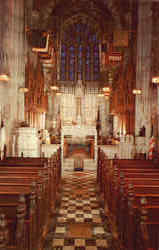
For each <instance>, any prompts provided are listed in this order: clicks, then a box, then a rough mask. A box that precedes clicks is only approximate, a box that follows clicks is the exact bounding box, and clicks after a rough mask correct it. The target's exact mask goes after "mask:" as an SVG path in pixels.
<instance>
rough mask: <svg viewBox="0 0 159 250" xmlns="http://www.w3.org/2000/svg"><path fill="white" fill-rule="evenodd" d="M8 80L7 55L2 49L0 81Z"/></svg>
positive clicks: (0, 53) (0, 55)
mask: <svg viewBox="0 0 159 250" xmlns="http://www.w3.org/2000/svg"><path fill="white" fill-rule="evenodd" d="M9 80H10V77H9V66H8V56H7V54H6V53H5V52H4V50H3V49H2V50H1V52H0V81H3V82H8V81H9Z"/></svg>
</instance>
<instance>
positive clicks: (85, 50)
mask: <svg viewBox="0 0 159 250" xmlns="http://www.w3.org/2000/svg"><path fill="white" fill-rule="evenodd" d="M60 80H61V81H76V80H84V81H96V80H99V41H98V38H97V35H96V33H95V32H94V30H93V29H92V28H91V27H90V25H88V24H84V23H75V24H71V25H69V26H67V28H66V29H65V30H64V31H63V33H62V40H61V67H60Z"/></svg>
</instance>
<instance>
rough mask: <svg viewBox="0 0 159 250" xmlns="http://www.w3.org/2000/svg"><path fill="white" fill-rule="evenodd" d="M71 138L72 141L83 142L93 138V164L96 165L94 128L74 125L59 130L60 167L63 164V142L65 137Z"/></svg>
mask: <svg viewBox="0 0 159 250" xmlns="http://www.w3.org/2000/svg"><path fill="white" fill-rule="evenodd" d="M67 136H71V138H72V140H75V141H79V142H80V141H82V140H83V141H84V140H85V138H86V137H88V136H91V137H93V141H94V154H93V155H94V159H93V160H94V162H95V163H97V130H96V128H95V126H85V125H81V126H78V125H75V126H63V127H62V129H61V159H62V165H63V163H64V140H65V137H67Z"/></svg>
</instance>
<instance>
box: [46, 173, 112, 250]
mask: <svg viewBox="0 0 159 250" xmlns="http://www.w3.org/2000/svg"><path fill="white" fill-rule="evenodd" d="M61 189H62V190H61V194H60V195H61V198H60V203H59V208H58V209H57V214H56V216H55V217H54V218H53V221H54V225H53V226H52V230H51V232H50V233H49V234H48V237H47V241H46V243H47V244H46V247H45V250H48V249H49V250H51V249H55V250H73V249H75V250H84V249H86V250H105V249H107V250H108V249H114V248H112V246H110V245H112V237H111V233H110V232H109V229H108V225H107V224H108V223H107V222H106V216H104V209H103V208H102V207H100V202H99V200H98V198H99V196H98V194H97V190H96V172H95V171H81V172H78V171H68V172H65V175H64V177H63V180H62V185H61ZM110 242H111V244H110Z"/></svg>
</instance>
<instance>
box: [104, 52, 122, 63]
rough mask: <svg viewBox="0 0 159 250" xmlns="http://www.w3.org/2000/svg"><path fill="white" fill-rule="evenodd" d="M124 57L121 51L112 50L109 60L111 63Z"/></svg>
mask: <svg viewBox="0 0 159 250" xmlns="http://www.w3.org/2000/svg"><path fill="white" fill-rule="evenodd" d="M122 59H123V56H122V53H121V52H113V51H112V52H110V53H109V54H108V62H109V63H111V62H113V63H118V62H121V61H122Z"/></svg>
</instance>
